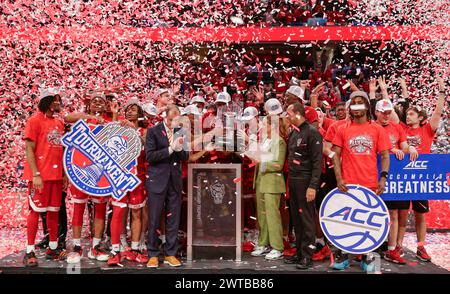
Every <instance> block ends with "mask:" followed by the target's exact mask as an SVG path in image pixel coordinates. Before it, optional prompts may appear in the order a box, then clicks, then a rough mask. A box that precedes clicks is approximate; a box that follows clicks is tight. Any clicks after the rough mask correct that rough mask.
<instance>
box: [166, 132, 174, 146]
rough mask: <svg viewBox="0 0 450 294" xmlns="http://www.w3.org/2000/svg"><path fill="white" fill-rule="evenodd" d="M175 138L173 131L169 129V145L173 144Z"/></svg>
mask: <svg viewBox="0 0 450 294" xmlns="http://www.w3.org/2000/svg"><path fill="white" fill-rule="evenodd" d="M172 139H173V131H172V130H171V129H167V140H168V141H169V145H172Z"/></svg>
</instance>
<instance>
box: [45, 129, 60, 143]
mask: <svg viewBox="0 0 450 294" xmlns="http://www.w3.org/2000/svg"><path fill="white" fill-rule="evenodd" d="M62 135H63V133H62V132H60V131H58V129H53V130H51V131H50V132H49V133H48V134H47V141H48V142H49V143H50V145H53V146H61V137H62Z"/></svg>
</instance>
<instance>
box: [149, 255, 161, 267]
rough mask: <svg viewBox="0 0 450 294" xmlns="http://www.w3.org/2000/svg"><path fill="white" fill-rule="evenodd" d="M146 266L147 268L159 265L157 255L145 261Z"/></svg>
mask: <svg viewBox="0 0 450 294" xmlns="http://www.w3.org/2000/svg"><path fill="white" fill-rule="evenodd" d="M147 267H149V268H158V267H159V260H158V257H157V256H154V257H150V259H149V260H148V262H147Z"/></svg>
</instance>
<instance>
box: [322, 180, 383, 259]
mask: <svg viewBox="0 0 450 294" xmlns="http://www.w3.org/2000/svg"><path fill="white" fill-rule="evenodd" d="M347 187H348V189H349V190H348V192H347V193H343V192H341V191H340V190H338V188H335V189H334V190H332V191H331V192H330V193H328V195H327V196H326V197H325V199H324V200H323V202H322V205H321V206H320V211H319V218H320V226H321V228H322V231H323V233H324V234H325V236H326V237H327V238H328V240H329V241H330V242H331V243H332V244H333V245H334V246H336V247H337V248H339V249H341V250H343V251H345V252H348V253H351V254H364V253H368V252H371V251H373V250H375V249H377V248H378V247H379V246H380V245H381V244H382V243H383V242H384V240H385V239H386V236H387V234H388V232H389V212H388V209H387V207H386V205H385V204H384V202H383V200H382V199H381V197H379V196H377V195H376V194H375V193H374V192H373V191H371V190H369V189H367V188H366V187H363V186H357V185H347Z"/></svg>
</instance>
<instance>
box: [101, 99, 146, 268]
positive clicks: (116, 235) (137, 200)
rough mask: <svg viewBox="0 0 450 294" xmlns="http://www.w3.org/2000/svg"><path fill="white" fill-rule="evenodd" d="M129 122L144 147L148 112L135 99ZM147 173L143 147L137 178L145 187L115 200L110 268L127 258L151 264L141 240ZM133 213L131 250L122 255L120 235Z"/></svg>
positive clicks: (128, 113)
mask: <svg viewBox="0 0 450 294" xmlns="http://www.w3.org/2000/svg"><path fill="white" fill-rule="evenodd" d="M125 118H126V119H127V120H128V121H129V122H131V123H132V124H133V126H134V128H135V129H136V130H137V131H138V132H139V136H140V137H141V140H142V143H144V139H145V136H146V129H145V128H144V120H143V119H144V111H143V109H142V107H141V105H140V103H139V101H138V100H137V99H131V100H130V101H128V103H127V105H126V106H125ZM146 172H147V169H146V164H145V152H144V146H142V150H141V154H140V155H139V157H138V164H137V176H138V177H139V179H140V180H141V182H142V183H141V184H140V185H139V186H138V187H137V188H136V189H135V190H133V191H132V192H129V193H128V194H127V195H126V196H125V197H124V198H122V199H121V200H120V201H118V200H113V201H112V205H113V217H112V221H111V244H112V248H111V249H112V250H111V253H110V257H109V259H108V265H117V264H119V263H120V261H121V259H122V257H126V259H127V260H129V261H136V262H139V263H147V262H148V257H147V256H145V255H143V254H142V252H141V250H140V240H141V234H142V229H143V223H144V219H143V215H144V214H143V210H144V209H145V204H146V202H147V193H146V191H145V184H144V183H145V175H146ZM127 206H128V208H129V209H131V250H130V251H128V252H126V253H125V254H122V255H123V256H122V255H121V253H120V249H121V248H120V234H121V232H122V231H123V229H124V228H123V219H124V216H125V212H126V210H125V208H126V207H127Z"/></svg>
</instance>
